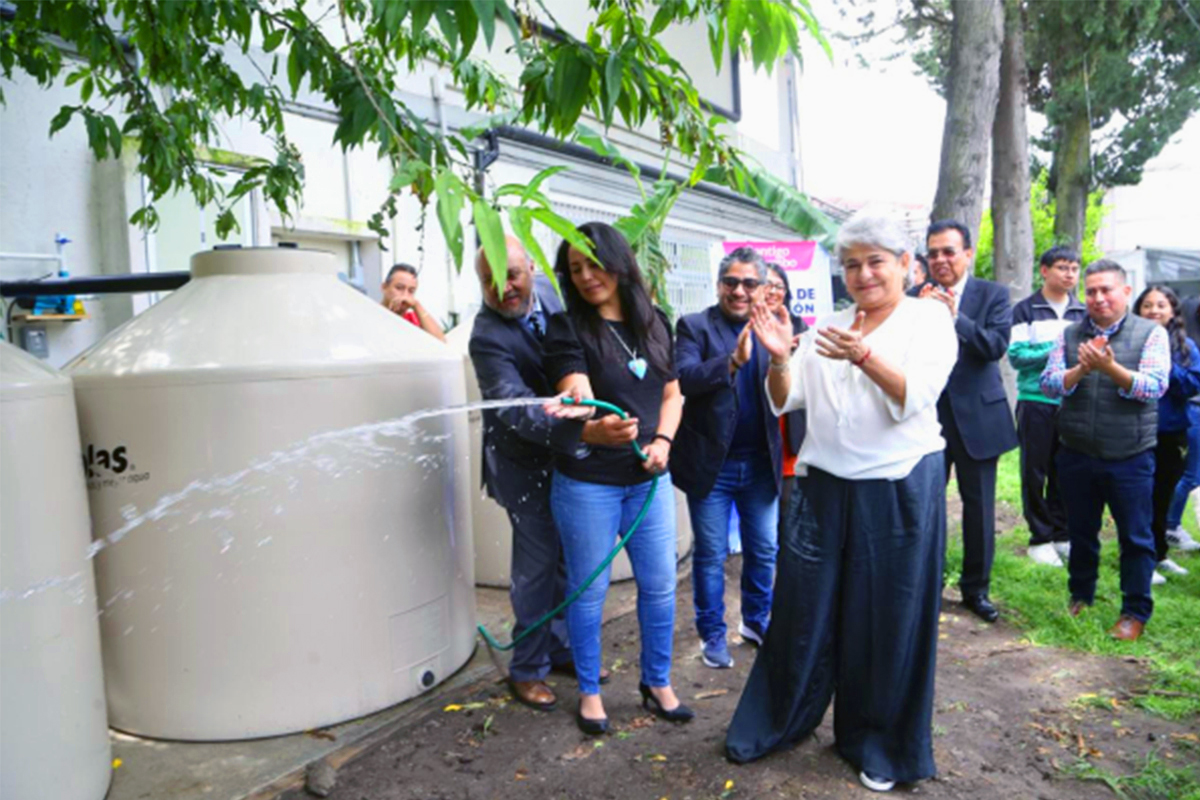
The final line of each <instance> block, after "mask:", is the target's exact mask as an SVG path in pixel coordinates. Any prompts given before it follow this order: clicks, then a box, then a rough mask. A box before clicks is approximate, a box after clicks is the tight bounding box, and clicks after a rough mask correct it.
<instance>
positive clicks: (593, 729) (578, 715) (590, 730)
mask: <svg viewBox="0 0 1200 800" xmlns="http://www.w3.org/2000/svg"><path fill="white" fill-rule="evenodd" d="M575 724H576V725H578V726H579V730H581V731H583V732H584V733H586V734H587V735H588V736H603V735H604V734H606V733H608V717H601V718H600V719H590V718H588V717H585V716H584V715H583V703H580V704H579V708H577V709H576V710H575Z"/></svg>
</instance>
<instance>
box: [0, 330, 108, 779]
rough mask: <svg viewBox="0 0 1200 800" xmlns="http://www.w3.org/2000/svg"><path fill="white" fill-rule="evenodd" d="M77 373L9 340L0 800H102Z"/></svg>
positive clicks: (100, 687)
mask: <svg viewBox="0 0 1200 800" xmlns="http://www.w3.org/2000/svg"><path fill="white" fill-rule="evenodd" d="M90 542H91V535H90V528H89V524H88V508H87V493H86V490H85V489H84V485H83V469H82V467H81V466H80V463H79V423H78V421H77V419H76V416H75V396H74V394H73V393H72V391H71V381H70V380H68V379H67V378H64V377H63V376H62V375H60V374H59V373H57V372H55V371H54V370H52V369H51V368H49V367H47V366H46V365H44V364H42V363H41V362H40V361H38V360H37V359H36V358H34V357H32V356H30V355H29V354H27V353H25V352H23V351H21V350H18V349H17V348H15V347H13V346H12V345H10V344H8V343H7V342H0V797H2V798H4V800H41V799H42V798H48V797H53V798H59V799H60V800H99V799H100V798H102V797H104V794H105V792H107V791H108V782H109V778H110V776H111V775H112V769H111V767H110V766H109V744H108V725H107V722H106V721H105V711H104V678H103V676H102V675H101V672H100V632H99V627H98V625H97V623H96V587H95V581H94V579H93V577H92V564H91V562H90V561H88V559H87V553H88V546H89V544H90Z"/></svg>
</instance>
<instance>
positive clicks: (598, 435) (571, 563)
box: [543, 222, 693, 736]
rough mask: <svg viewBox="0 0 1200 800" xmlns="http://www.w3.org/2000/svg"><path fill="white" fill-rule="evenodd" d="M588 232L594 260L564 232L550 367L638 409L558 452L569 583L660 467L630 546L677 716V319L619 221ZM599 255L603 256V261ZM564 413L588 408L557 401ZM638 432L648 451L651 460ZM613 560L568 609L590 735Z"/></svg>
mask: <svg viewBox="0 0 1200 800" xmlns="http://www.w3.org/2000/svg"><path fill="white" fill-rule="evenodd" d="M579 232H580V233H581V234H583V235H584V236H586V237H587V239H588V241H590V242H591V243H592V250H593V252H594V254H595V257H596V260H595V261H593V260H592V259H591V258H589V257H588V256H586V255H585V254H583V253H581V252H579V251H578V250H576V249H575V248H574V247H571V246H570V245H569V244H568V243H567V242H565V241H564V242H563V243H562V245H561V246H560V247H559V248H558V257H557V260H556V263H555V273H556V274H557V276H558V284H559V286H561V287H562V289H563V293H564V295H565V299H566V311H565V312H563V313H559V314H555V315H554V316H552V317H550V320H549V323H548V325H547V329H546V338H545V341H544V344H543V347H544V353H545V357H544V358H545V368H546V378H547V380H548V381H550V382H551V383H552V384H554V385H555V386H557V388H558V391H560V392H569V393H571V394H573V395H574V396H576V397H595V398H599V399H601V400H606V401H608V402H610V403H614V404H615V405H617V406H619V407H620V408H623V409H625V410H626V411H627V412H629V419H628V420H624V421H623V420H621V419H620V418H619V417H617V416H615V415H613V414H608V413H603V412H602V413H601V414H598V415H597V416H596V417H595V418H593V419H590V420H588V422H587V423H586V424H585V425H584V430H583V442H584V443H585V444H587V445H589V447H588V448H586V449H585V450H584V451H582V452H581V453H579V454H577V455H576V456H560V457H559V458H558V459H557V461H556V463H555V473H554V483H553V485H552V487H551V491H550V507H551V511H552V512H553V514H554V520H555V523H556V524H557V525H558V531H559V536H560V537H561V539H562V547H563V558H564V561H565V562H566V568H567V591H568V593H573V592H575V590H577V589H578V588H579V587H580V586H581V585H582V584H583V582H584V581H585V580H586V579H587V578H588V576H590V575H591V574H592V572H594V571H595V570H596V568H597V567H598V566H600V563H601V562H602V561H603V560H604V558H605V556H607V555H608V554H609V552H610V551H611V550H612V548H613V546H614V545H615V544H616V541H617V536H618V535H619V534H623V533H624V532H625V531H627V530H628V529H629V526H630V524H632V522H633V519H634V517H635V516H636V515H637V513H638V511H639V510H640V509H641V507H642V505H643V503H644V502H645V500H646V497H647V495H648V493H649V491H650V485H651V483H650V481H651V478H653V477H654V476H655V475H658V476H659V484H658V491H657V493H656V494H655V496H654V502H653V504H652V505H651V507H650V509H649V511H648V513H647V514H646V517H645V518H644V519H643V520H642V524H641V526H640V527H639V528H638V530H637V533H636V535H634V536H633V537H632V538H631V539H630V540H629V544H628V545H627V546H626V552H627V553H628V554H629V560H630V563H631V564H632V566H633V576H634V580H635V581H636V582H637V588H638V599H637V608H638V625H639V627H640V629H641V641H642V653H641V685H640V687H639V688H640V690H641V694H642V704H643V705H644V706H645V707H646V708H647V709H649V710H651V711H653V712H654V713H655V714H657V715H658V716H659V717H662V718H663V719H666V720H669V721H671V722H687V721H689V720H690V719H691V718H692V716H693V714H692V711H691V709H689V708H688V707H687V706H685V705H683V704H681V703H680V702H679V698H678V697H677V696H676V695H675V691H674V689H672V687H671V655H672V644H673V638H674V631H675V493H674V489H673V487H672V485H671V477H670V475H669V474H667V471H666V470H667V462H668V459H669V458H670V455H671V444H672V442H673V441H674V437H675V431H676V429H677V428H678V427H679V418H680V414H681V413H682V409H683V396H682V395H681V394H680V392H679V381H678V379H677V378H676V376H675V365H674V359H673V357H672V350H671V330H670V328H669V326H668V324H667V319H666V316H665V315H663V313H662V312H661V311H658V310H657V309H655V308H654V306H653V304H652V303H651V301H650V293H649V292H648V291H647V289H646V284H645V282H644V281H643V280H642V274H641V271H640V270H639V269H638V264H637V260H636V259H635V257H634V255H633V251H632V250H631V249H630V247H629V244H628V243H627V242H626V241H625V238H624V237H623V236H622V235H621V234H620V233H619V232H618V231H617V230H616V229H615V228H613V227H612V226H611V225H605V224H604V223H601V222H589V223H587V224H586V225H581V226H580V227H579ZM597 262H598V263H597ZM547 410H548V411H551V412H552V413H556V414H558V415H560V416H577V412H578V411H579V409H578V407H570V406H561V405H560V406H557V407H555V406H551V407H550V408H548V409H547ZM634 441H636V442H637V443H638V444H639V445H640V446H641V448H642V450H643V451H645V453H646V454H647V455H648V456H649V458H648V459H647V460H646V461H642V460H640V459H639V458H638V456H637V455H636V454H635V453H634V451H633V448H632V447H631V446H630V444H631V443H632V442H634ZM610 573H611V568H609V569H607V570H605V572H604V573H603V574H602V575H601V576H600V577H599V578H598V579H597V580H596V582H595V583H593V584H592V585H591V586H590V587H588V589H587V590H586V591H585V592H584V593H583V594H582V595H581V596H580V597H579V599H578V600H576V601H575V603H573V604H572V605H571V607H570V608H569V609H568V610H567V625H568V627H569V630H570V637H571V652H572V653H573V654H574V657H575V672H576V677H577V678H578V680H579V710H578V712H577V713H576V722H577V724H578V725H579V728H580V730H582V731H583V732H584V733H586V734H589V735H593V736H595V735H600V734H603V733H605V732H606V731H607V730H608V718H607V716H606V715H605V711H604V703H603V702H602V700H601V699H600V623H601V613H602V611H603V608H604V597H605V595H606V594H607V592H608V581H609V575H610Z"/></svg>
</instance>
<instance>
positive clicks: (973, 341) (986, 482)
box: [911, 220, 1017, 622]
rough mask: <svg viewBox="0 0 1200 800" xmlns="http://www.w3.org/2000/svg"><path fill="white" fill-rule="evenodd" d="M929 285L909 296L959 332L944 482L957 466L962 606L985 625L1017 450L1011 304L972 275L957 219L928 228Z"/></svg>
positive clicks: (967, 234)
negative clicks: (1001, 470)
mask: <svg viewBox="0 0 1200 800" xmlns="http://www.w3.org/2000/svg"><path fill="white" fill-rule="evenodd" d="M925 241H926V246H927V248H928V250H929V277H930V280H929V281H928V282H927V283H925V285H923V286H921V287H914V289H913V291H912V292H911V293H912V294H918V295H920V296H921V297H932V298H934V299H936V300H939V301H941V302H943V303H945V304H946V307H947V308H948V309H950V314H951V315H952V316H953V317H954V329H955V331H956V332H957V333H958V363H957V364H956V365H955V367H954V371H953V372H951V373H950V381H949V382H948V383H947V384H946V389H945V391H943V392H942V396H941V398H940V399H939V400H938V419H939V421H940V422H941V423H942V435H943V436H944V437H945V439H946V480H947V481H948V480H949V479H950V468H951V467H953V468H954V473H955V477H956V478H957V480H958V492H959V496H960V497H961V498H962V504H963V512H962V514H963V516H962V527H963V566H962V578H961V579H960V580H959V588H961V589H962V596H963V605H965V606H966V607H967V608H968V609H970V610H971V611H972V612H974V613H975V615H976V616H978V617H980V618H981V619H983V620H984V621H986V622H995V621H996V619H998V618H999V616H1000V612H999V611H997V610H996V607H995V606H994V605H992V601H991V600H990V599H989V597H988V589H989V580H990V578H991V573H992V559H993V558H994V556H995V551H996V462H997V461H998V460H999V458H1000V456H1001V454H1003V453H1006V452H1008V451H1009V450H1012V449H1013V448H1015V447H1016V446H1017V432H1016V427H1015V424H1014V423H1013V415H1012V411H1011V410H1010V409H1009V406H1008V396H1007V395H1006V394H1005V391H1004V382H1003V381H1002V380H1001V378H1000V367H999V361H1000V359H1001V358H1004V355H1005V353H1007V352H1008V340H1009V335H1010V333H1011V329H1012V303H1011V301H1010V300H1009V296H1008V290H1007V289H1005V288H1004V287H1003V286H1000V285H999V284H996V283H992V282H991V281H985V280H982V279H980V278H975V277H972V276H971V274H970V272H971V265H972V262H973V261H974V259H975V251H974V250H973V249H972V248H971V231H970V230H969V229H968V228H967V226H965V225H963V224H962V223H961V222H956V221H954V220H943V221H941V222H935V223H933V224H932V225H930V226H929V231H928V233H927V234H926V238H925Z"/></svg>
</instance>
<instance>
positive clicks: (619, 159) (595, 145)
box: [575, 125, 642, 178]
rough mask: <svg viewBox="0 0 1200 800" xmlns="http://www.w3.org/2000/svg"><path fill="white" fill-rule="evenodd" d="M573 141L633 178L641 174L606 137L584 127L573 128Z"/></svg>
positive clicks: (635, 165) (636, 166)
mask: <svg viewBox="0 0 1200 800" xmlns="http://www.w3.org/2000/svg"><path fill="white" fill-rule="evenodd" d="M575 141H577V142H579V143H580V144H581V145H583V146H585V147H587V148H588V149H589V150H591V151H592V152H593V153H595V154H596V155H598V156H603V157H604V158H607V159H608V160H610V161H612V162H613V163H614V164H619V165H621V166H622V167H625V169H627V170H629V172H630V173H632V174H633V176H634V177H635V178H636V177H639V176H640V175H641V174H642V170H641V169H640V168H639V167H638V165H637V164H635V163H633V162H632V161H630V160H629V159H627V158H626V157H625V156H624V154H622V153H621V151H620V150H618V149H617V148H616V147H615V146H614V145H613V143H612V142H610V141H609V140H608V138H607V137H605V136H602V135H600V134H599V133H597V132H596V131H594V130H592V129H591V128H589V127H588V126H586V125H576V126H575Z"/></svg>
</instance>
